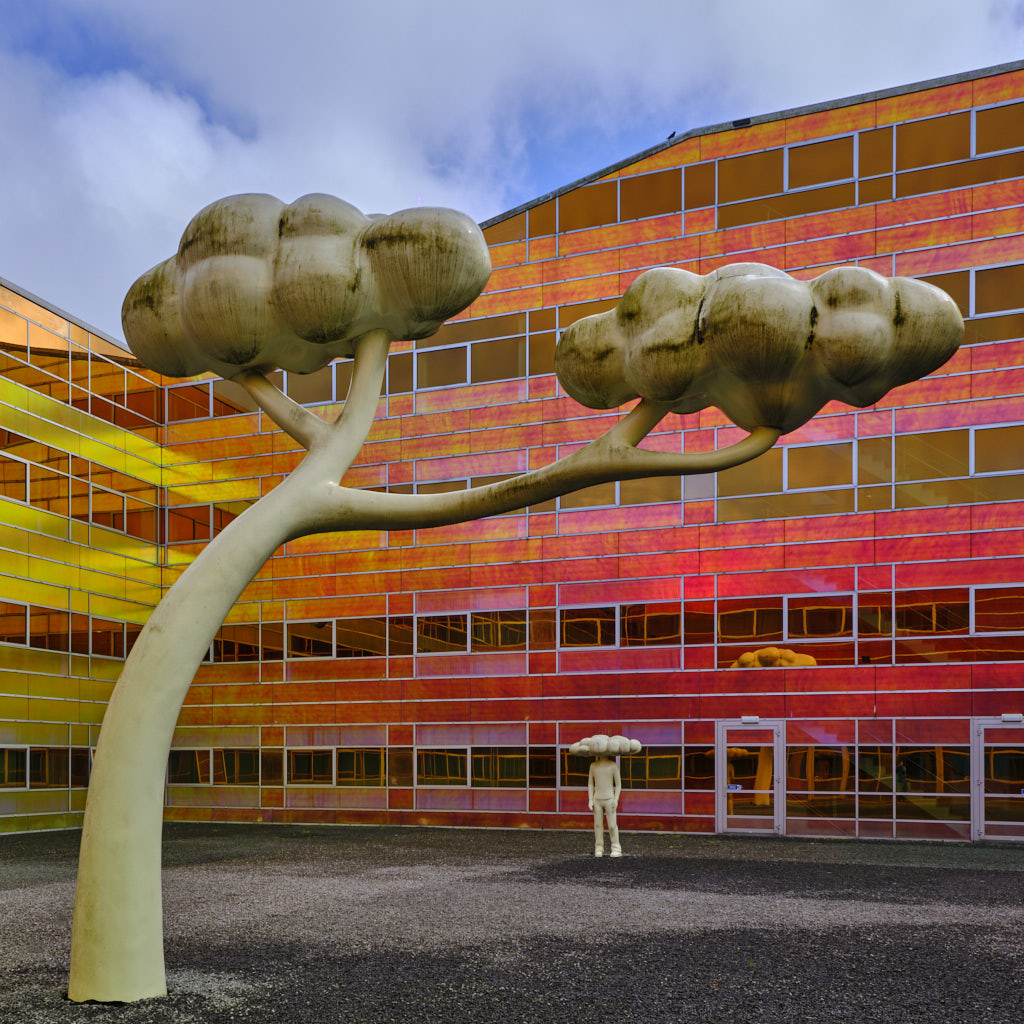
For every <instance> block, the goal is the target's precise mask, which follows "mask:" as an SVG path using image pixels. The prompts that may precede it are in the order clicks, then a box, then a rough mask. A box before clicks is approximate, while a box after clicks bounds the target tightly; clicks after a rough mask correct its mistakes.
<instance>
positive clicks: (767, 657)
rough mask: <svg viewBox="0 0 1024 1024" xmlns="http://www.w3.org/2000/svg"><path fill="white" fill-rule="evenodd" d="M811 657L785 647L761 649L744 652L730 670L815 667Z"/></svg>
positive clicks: (813, 659)
mask: <svg viewBox="0 0 1024 1024" xmlns="http://www.w3.org/2000/svg"><path fill="white" fill-rule="evenodd" d="M817 664H818V662H817V661H816V660H815V658H814V657H813V655H810V654H803V653H802V652H799V651H791V650H789V649H788V648H786V647H781V648H780V647H762V648H761V649H760V650H758V651H744V653H743V654H741V655H740V656H739V657H738V658H737V659H736V660H735V661H734V662H733V663H732V664H731V665H730V666H729V667H730V668H777V667H779V666H783V667H784V666H789V665H817Z"/></svg>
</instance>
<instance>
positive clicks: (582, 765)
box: [561, 749, 594, 789]
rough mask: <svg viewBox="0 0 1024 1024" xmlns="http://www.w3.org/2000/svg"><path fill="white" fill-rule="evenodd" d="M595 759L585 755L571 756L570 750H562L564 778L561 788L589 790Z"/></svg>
mask: <svg viewBox="0 0 1024 1024" xmlns="http://www.w3.org/2000/svg"><path fill="white" fill-rule="evenodd" d="M593 760H594V759H593V758H592V757H587V756H586V755H585V754H570V753H569V751H568V749H563V750H562V778H561V786H562V788H563V789H568V788H578V787H582V788H583V789H586V788H587V779H588V778H589V777H590V765H591V762H592V761H593Z"/></svg>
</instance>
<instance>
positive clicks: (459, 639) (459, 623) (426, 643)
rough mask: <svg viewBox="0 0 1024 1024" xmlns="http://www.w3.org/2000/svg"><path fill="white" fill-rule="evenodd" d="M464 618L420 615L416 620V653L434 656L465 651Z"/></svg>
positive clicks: (462, 616) (461, 616)
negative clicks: (441, 653)
mask: <svg viewBox="0 0 1024 1024" xmlns="http://www.w3.org/2000/svg"><path fill="white" fill-rule="evenodd" d="M467 639H468V637H467V633H466V616H465V615H464V614H462V615H421V616H420V617H419V618H417V620H416V652H417V653H418V654H436V653H440V652H451V651H465V650H466V649H467Z"/></svg>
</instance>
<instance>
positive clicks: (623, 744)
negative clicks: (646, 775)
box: [569, 732, 643, 755]
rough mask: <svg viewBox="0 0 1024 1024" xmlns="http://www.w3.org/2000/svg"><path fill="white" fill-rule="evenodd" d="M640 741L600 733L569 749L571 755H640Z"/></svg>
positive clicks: (585, 738)
mask: <svg viewBox="0 0 1024 1024" xmlns="http://www.w3.org/2000/svg"><path fill="white" fill-rule="evenodd" d="M642 749H643V748H642V746H641V744H640V741H639V740H631V739H627V738H626V737H625V736H608V735H606V734H605V733H603V732H599V733H597V734H595V735H594V736H584V737H583V739H581V740H577V741H576V742H575V743H573V744H572V746H570V747H569V753H570V754H609V755H614V754H639V753H640V751H641V750H642Z"/></svg>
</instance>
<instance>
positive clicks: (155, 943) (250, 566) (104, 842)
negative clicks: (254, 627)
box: [68, 467, 308, 1002]
mask: <svg viewBox="0 0 1024 1024" xmlns="http://www.w3.org/2000/svg"><path fill="white" fill-rule="evenodd" d="M302 468H304V467H300V470H297V471H296V472H295V473H293V474H292V476H290V477H289V478H287V479H286V480H285V481H283V482H282V483H281V484H280V485H279V486H278V487H277V488H276V489H275V490H274V491H273V492H271V493H270V494H269V495H267V496H266V498H264V499H263V500H262V501H260V502H257V503H256V504H255V505H253V506H252V507H251V508H249V509H248V510H247V511H246V512H245V513H243V514H242V515H241V516H239V517H238V519H236V520H234V521H233V522H232V523H231V524H230V525H229V526H228V527H227V528H226V529H225V530H224V531H223V532H222V533H220V534H219V535H218V536H217V537H216V538H215V539H214V540H213V541H212V542H211V543H210V545H209V546H208V547H207V548H206V549H205V550H204V551H202V552H201V553H200V555H199V556H198V557H197V558H196V560H195V561H194V562H193V563H192V565H190V566H189V568H188V569H187V570H186V571H185V573H184V574H183V575H182V577H181V579H180V580H179V581H178V582H177V583H176V585H175V586H174V587H172V588H171V590H170V591H169V592H168V593H167V595H166V596H165V597H164V599H163V600H162V601H161V602H160V604H159V605H158V606H157V608H156V609H155V610H154V611H153V613H152V615H151V616H150V619H149V622H148V623H147V624H146V627H145V629H144V630H143V631H142V634H141V635H140V637H139V639H138V641H137V642H136V644H135V647H134V649H133V650H132V652H131V654H130V655H129V657H128V659H127V661H126V662H125V666H124V671H123V672H122V674H121V677H120V679H119V680H118V683H117V686H116V688H115V690H114V693H113V695H112V697H111V700H110V704H109V705H108V707H107V711H106V714H105V715H104V718H103V729H102V731H101V735H100V741H99V745H98V747H97V750H96V759H95V763H94V765H93V772H92V777H91V780H90V785H89V796H88V800H87V802H86V808H85V821H84V825H83V831H82V847H81V853H80V856H79V863H78V885H77V888H76V893H75V912H74V922H73V926H72V939H71V976H70V980H69V984H68V998H70V999H72V1000H75V1001H79V1002H80V1001H83V1000H86V999H95V1000H100V1001H124V1002H128V1001H133V1000H137V999H146V998H150V997H153V996H162V995H166V991H167V989H166V982H165V977H164V954H163V922H162V906H161V887H160V870H161V855H160V850H161V847H160V842H161V832H162V823H163V805H164V800H163V787H164V779H165V773H166V769H167V752H168V750H169V748H170V745H171V737H172V734H173V732H174V727H175V724H176V722H177V720H178V714H179V712H180V710H181V706H182V704H183V703H184V700H185V696H186V694H187V692H188V688H189V686H190V685H191V682H192V678H193V676H194V675H195V672H196V669H197V668H198V667H199V664H200V663H201V662H202V660H203V657H204V656H205V654H206V651H207V650H208V648H209V646H210V643H211V642H212V640H213V637H214V636H215V635H216V633H217V630H218V629H219V628H220V625H221V623H222V622H223V621H224V619H225V617H226V616H227V614H228V612H229V611H230V610H231V607H232V606H233V605H234V603H235V601H236V600H237V599H238V597H239V595H240V594H241V593H242V591H243V590H244V589H245V587H246V586H247V584H248V583H249V582H250V581H251V580H252V579H253V577H254V576H255V575H256V574H257V573H258V572H259V571H260V569H261V568H262V567H263V565H264V564H265V563H266V561H267V559H269V558H270V556H271V555H272V554H273V553H274V551H275V550H276V549H277V548H278V547H279V546H280V545H281V544H282V543H283V542H284V541H286V540H288V539H289V537H290V536H292V535H293V528H294V526H295V523H296V520H297V519H298V518H300V513H299V511H298V510H299V509H301V508H302V504H303V503H302V497H303V488H304V487H306V486H308V481H305V479H304V478H306V477H308V474H306V473H303V472H301V469H302Z"/></svg>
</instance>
